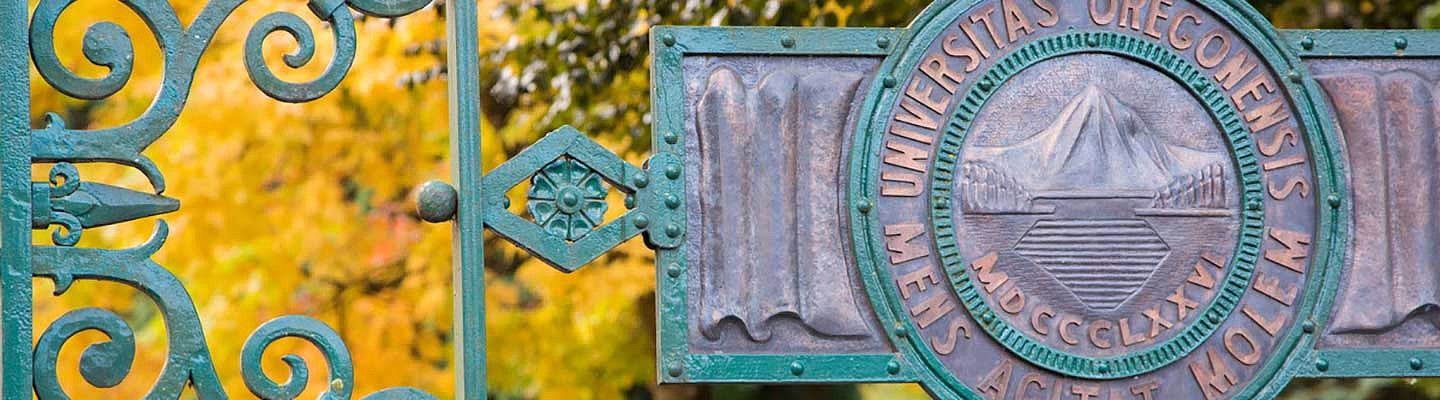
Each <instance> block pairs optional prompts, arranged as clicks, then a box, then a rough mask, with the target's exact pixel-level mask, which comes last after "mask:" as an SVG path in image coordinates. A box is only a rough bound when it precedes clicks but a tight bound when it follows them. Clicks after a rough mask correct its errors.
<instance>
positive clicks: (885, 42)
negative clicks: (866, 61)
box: [875, 36, 890, 49]
mask: <svg viewBox="0 0 1440 400" xmlns="http://www.w3.org/2000/svg"><path fill="white" fill-rule="evenodd" d="M875 45H876V46H880V48H882V49H884V48H889V47H890V37H888V36H881V37H880V38H879V39H875Z"/></svg>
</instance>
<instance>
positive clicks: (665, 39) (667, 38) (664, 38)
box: [660, 32, 675, 46]
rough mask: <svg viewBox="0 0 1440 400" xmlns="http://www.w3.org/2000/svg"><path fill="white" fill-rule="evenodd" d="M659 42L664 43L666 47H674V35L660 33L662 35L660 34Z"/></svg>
mask: <svg viewBox="0 0 1440 400" xmlns="http://www.w3.org/2000/svg"><path fill="white" fill-rule="evenodd" d="M660 42H661V43H665V45H666V46H674V45H675V35H674V34H671V33H669V32H666V33H662V34H660Z"/></svg>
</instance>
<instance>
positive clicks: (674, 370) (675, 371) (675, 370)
mask: <svg viewBox="0 0 1440 400" xmlns="http://www.w3.org/2000/svg"><path fill="white" fill-rule="evenodd" d="M684 372H685V368H684V367H681V366H680V363H671V364H670V368H667V369H666V370H665V373H667V374H670V377H671V378H679V377H680V374H682V373H684Z"/></svg>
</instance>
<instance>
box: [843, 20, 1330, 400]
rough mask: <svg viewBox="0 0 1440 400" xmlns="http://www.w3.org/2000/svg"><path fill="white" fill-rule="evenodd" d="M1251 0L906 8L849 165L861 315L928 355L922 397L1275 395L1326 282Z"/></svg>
mask: <svg viewBox="0 0 1440 400" xmlns="http://www.w3.org/2000/svg"><path fill="white" fill-rule="evenodd" d="M1251 13H1253V11H1251V10H1249V8H1248V7H1236V6H1234V5H1233V4H1230V3H1226V2H1218V1H1212V2H1195V1H1184V0H1175V1H1170V0H1137V1H1131V0H1113V1H1104V0H1098V1H1058V0H1003V1H1002V0H994V1H982V2H978V3H976V4H958V3H957V4H951V5H949V6H936V7H934V8H932V9H931V10H929V11H928V12H927V13H926V14H925V15H923V16H922V17H921V18H920V20H918V22H917V25H916V26H915V27H913V28H912V32H914V36H913V37H912V39H911V42H909V43H908V44H906V46H908V47H907V48H906V49H905V50H904V51H903V53H901V54H902V55H901V56H899V57H898V59H895V60H892V61H891V63H889V64H887V65H886V66H884V67H882V70H881V74H882V76H887V75H885V74H887V73H888V74H889V75H888V76H890V77H891V78H889V79H888V80H887V81H885V82H883V86H884V87H885V90H884V91H883V92H881V94H880V96H881V97H879V101H878V107H877V110H875V111H874V114H873V115H874V118H873V119H872V120H870V122H869V124H870V125H869V126H868V129H866V128H867V127H862V128H861V132H862V134H861V135H862V136H861V137H859V138H857V140H859V142H857V144H856V145H855V146H854V147H856V148H857V150H855V153H854V154H855V156H854V157H855V158H856V159H857V160H858V162H857V163H856V164H855V165H854V166H853V168H855V169H856V171H852V177H853V178H852V179H856V180H857V181H856V182H855V187H856V188H860V189H861V190H863V191H865V195H864V196H863V197H864V198H861V199H857V200H856V202H855V205H856V209H857V213H858V214H856V215H857V216H858V218H857V220H856V223H855V224H854V226H855V229H856V237H857V241H860V240H865V239H867V238H868V239H870V240H869V243H868V244H865V243H859V244H857V246H860V249H859V253H860V254H861V258H862V260H861V264H862V269H864V268H866V266H867V265H868V266H869V268H873V272H874V273H875V275H876V276H877V277H878V278H877V279H876V280H875V281H874V282H875V283H874V284H872V287H870V288H869V289H870V290H871V295H872V296H877V297H880V298H883V299H885V301H884V303H885V304H879V305H876V306H875V308H876V309H877V313H881V314H882V315H886V314H888V315H894V316H895V317H896V318H897V319H898V320H899V321H900V323H898V324H897V325H896V326H894V327H891V330H892V335H891V336H892V337H893V338H894V340H895V341H896V343H897V344H896V347H897V348H902V351H913V352H914V354H915V356H917V357H919V358H920V359H922V360H925V365H926V367H927V368H928V371H926V372H925V373H924V374H925V375H924V378H923V379H922V382H924V383H925V386H926V387H927V388H928V389H929V390H931V391H932V392H934V393H935V394H936V395H937V396H941V397H954V396H979V397H984V398H994V399H1146V400H1149V399H1189V398H1205V399H1213V398H1231V397H1241V398H1248V397H1256V396H1258V397H1265V396H1267V395H1273V391H1278V390H1279V388H1280V387H1283V381H1284V379H1288V376H1286V375H1285V373H1284V372H1283V369H1282V368H1281V366H1282V365H1283V364H1284V363H1285V362H1287V361H1288V355H1289V354H1290V351H1289V349H1291V348H1293V347H1294V344H1295V343H1296V341H1297V340H1298V337H1299V336H1301V335H1302V333H1301V331H1306V332H1310V331H1313V330H1314V326H1313V322H1311V323H1309V324H1305V323H1304V322H1305V321H1304V320H1305V318H1306V317H1302V315H1308V310H1309V309H1310V308H1313V303H1315V301H1316V299H1315V298H1314V296H1315V294H1314V291H1307V288H1308V287H1310V286H1311V285H1316V284H1317V282H1319V281H1320V280H1321V279H1319V278H1317V274H1313V273H1311V269H1312V268H1311V264H1312V262H1313V259H1314V255H1315V253H1316V251H1317V248H1318V247H1319V245H1318V244H1317V240H1318V239H1317V237H1319V236H1321V235H1322V233H1321V232H1319V228H1320V227H1321V226H1322V225H1324V224H1322V223H1321V221H1319V220H1318V216H1319V215H1321V207H1322V203H1324V202H1325V201H1326V200H1325V197H1326V196H1325V195H1323V193H1328V192H1326V191H1325V190H1324V189H1326V188H1325V186H1324V185H1326V184H1327V183H1326V182H1320V181H1318V180H1317V177H1316V174H1315V170H1316V168H1317V167H1316V165H1315V154H1316V153H1315V152H1313V151H1312V150H1311V148H1310V146H1311V139H1312V138H1311V136H1312V135H1321V134H1322V133H1323V130H1321V129H1320V128H1318V126H1319V125H1318V124H1317V122H1316V121H1314V119H1313V118H1311V117H1307V116H1308V115H1312V114H1310V111H1309V110H1311V109H1312V108H1313V107H1314V106H1315V104H1316V101H1315V99H1313V98H1312V96H1311V95H1310V94H1309V93H1311V91H1308V90H1306V89H1305V88H1304V87H1303V85H1300V82H1302V79H1300V75H1299V74H1298V73H1296V72H1292V71H1295V69H1296V68H1301V67H1298V66H1297V65H1298V62H1297V61H1295V60H1292V59H1287V58H1286V57H1284V56H1282V54H1284V53H1283V52H1282V51H1280V49H1279V48H1278V45H1277V43H1275V41H1274V39H1273V38H1271V37H1268V36H1266V35H1264V34H1261V33H1258V32H1268V31H1269V30H1268V29H1269V28H1268V26H1263V28H1264V29H1260V28H1257V26H1259V25H1256V24H1264V22H1263V19H1259V18H1258V17H1256V16H1254V15H1252V14H1251ZM1257 21H1260V22H1257ZM867 132H868V133H867ZM872 202H873V203H872ZM866 255H868V257H869V258H868V260H867V259H865V258H866ZM882 319H884V318H883V317H882ZM1302 326H1303V327H1302ZM1270 382H1277V383H1281V384H1277V385H1274V386H1270V387H1267V385H1266V384H1267V383H1270Z"/></svg>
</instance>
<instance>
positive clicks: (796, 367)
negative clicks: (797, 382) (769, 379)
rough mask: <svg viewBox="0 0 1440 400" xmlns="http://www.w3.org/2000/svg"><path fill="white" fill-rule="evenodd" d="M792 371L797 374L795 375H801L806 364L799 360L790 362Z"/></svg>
mask: <svg viewBox="0 0 1440 400" xmlns="http://www.w3.org/2000/svg"><path fill="white" fill-rule="evenodd" d="M790 373H791V374H795V376H800V375H802V374H804V373H805V364H801V363H800V362H799V361H792V362H790Z"/></svg>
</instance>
